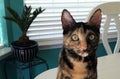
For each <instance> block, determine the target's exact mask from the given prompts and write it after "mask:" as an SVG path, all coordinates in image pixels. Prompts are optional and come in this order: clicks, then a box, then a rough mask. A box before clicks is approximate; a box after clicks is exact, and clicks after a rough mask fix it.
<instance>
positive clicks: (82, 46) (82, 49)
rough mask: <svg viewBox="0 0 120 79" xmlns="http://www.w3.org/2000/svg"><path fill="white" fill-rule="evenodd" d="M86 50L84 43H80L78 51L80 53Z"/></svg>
mask: <svg viewBox="0 0 120 79" xmlns="http://www.w3.org/2000/svg"><path fill="white" fill-rule="evenodd" d="M86 49H87V44H86V43H81V45H80V50H81V51H84V50H86Z"/></svg>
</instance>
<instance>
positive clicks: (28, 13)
mask: <svg viewBox="0 0 120 79" xmlns="http://www.w3.org/2000/svg"><path fill="white" fill-rule="evenodd" d="M44 10H45V9H42V8H41V7H40V8H36V9H35V10H34V11H32V7H31V6H26V5H25V6H24V8H23V12H22V15H19V14H18V13H17V12H16V11H15V10H13V9H12V8H10V7H7V11H8V12H9V14H10V15H11V16H5V17H4V18H5V19H6V20H10V21H13V22H15V23H16V24H18V26H19V28H20V29H21V31H22V34H21V36H20V37H19V39H18V40H17V41H13V42H12V43H11V51H12V53H13V55H14V56H15V57H16V59H17V60H19V61H22V62H29V61H31V60H32V59H33V58H34V57H35V56H36V54H37V52H38V44H37V42H36V41H33V40H30V39H29V37H28V36H27V31H28V28H29V27H30V25H31V24H32V22H33V20H34V19H35V18H36V17H37V16H38V15H39V14H40V13H42V12H43V11H44Z"/></svg>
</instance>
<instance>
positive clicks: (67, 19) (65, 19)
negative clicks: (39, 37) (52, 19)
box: [61, 9, 76, 30]
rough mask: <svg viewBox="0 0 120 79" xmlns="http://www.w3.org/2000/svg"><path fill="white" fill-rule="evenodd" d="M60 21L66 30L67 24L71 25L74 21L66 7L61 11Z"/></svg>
mask: <svg viewBox="0 0 120 79" xmlns="http://www.w3.org/2000/svg"><path fill="white" fill-rule="evenodd" d="M61 21H62V27H63V29H64V30H67V29H68V28H69V26H72V25H74V24H75V23H76V22H75V20H74V19H73V17H72V15H71V14H70V12H69V11H68V10H66V9H64V10H63V12H62V16H61Z"/></svg>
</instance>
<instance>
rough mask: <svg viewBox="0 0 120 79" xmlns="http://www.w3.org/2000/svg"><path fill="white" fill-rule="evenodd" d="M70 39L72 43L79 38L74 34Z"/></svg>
mask: <svg viewBox="0 0 120 79" xmlns="http://www.w3.org/2000/svg"><path fill="white" fill-rule="evenodd" d="M71 39H72V40H73V41H78V40H79V37H78V35H76V34H74V35H72V37H71Z"/></svg>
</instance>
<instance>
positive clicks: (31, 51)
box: [11, 40, 39, 62]
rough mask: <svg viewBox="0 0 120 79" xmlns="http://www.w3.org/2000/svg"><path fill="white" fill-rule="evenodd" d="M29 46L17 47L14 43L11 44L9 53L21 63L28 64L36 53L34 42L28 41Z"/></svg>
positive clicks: (36, 45)
mask: <svg viewBox="0 0 120 79" xmlns="http://www.w3.org/2000/svg"><path fill="white" fill-rule="evenodd" d="M30 42H31V44H30V45H29V46H18V45H17V44H16V43H17V41H14V42H12V43H11V51H12V54H13V55H14V57H15V58H16V59H17V60H18V61H21V62H30V61H31V60H32V59H34V58H35V57H36V55H37V52H38V50H39V49H38V44H37V42H36V41H32V40H30Z"/></svg>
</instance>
